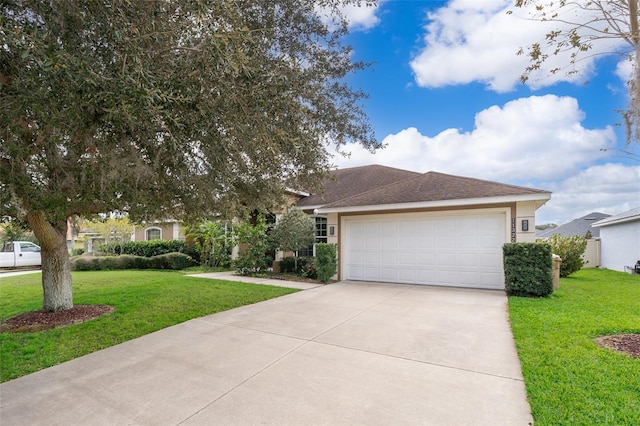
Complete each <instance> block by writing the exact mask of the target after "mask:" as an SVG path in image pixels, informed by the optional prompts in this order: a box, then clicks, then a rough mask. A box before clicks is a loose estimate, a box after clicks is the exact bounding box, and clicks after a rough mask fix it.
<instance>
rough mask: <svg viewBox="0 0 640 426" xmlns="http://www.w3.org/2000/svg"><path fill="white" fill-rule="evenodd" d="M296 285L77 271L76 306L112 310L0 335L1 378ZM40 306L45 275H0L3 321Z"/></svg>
mask: <svg viewBox="0 0 640 426" xmlns="http://www.w3.org/2000/svg"><path fill="white" fill-rule="evenodd" d="M296 291H298V290H296V289H291V288H282V287H274V286H266V285H256V284H247V283H238V282H229V281H220V280H204V279H202V278H192V277H188V276H185V275H183V274H182V273H180V272H171V271H96V272H93V271H92V272H73V294H74V304H76V305H111V306H113V307H114V308H115V311H114V312H113V313H111V314H109V315H105V316H102V317H100V318H98V319H95V320H92V321H88V322H85V323H82V324H77V325H73V326H70V327H66V328H59V329H54V330H47V331H40V332H36V333H2V334H0V366H1V368H0V383H1V382H6V381H8V380H11V379H15V378H17V377H20V376H24V375H26V374H29V373H33V372H36V371H38V370H41V369H43V368H47V367H51V366H53V365H57V364H60V363H62V362H65V361H69V360H71V359H74V358H77V357H80V356H83V355H86V354H89V353H91V352H95V351H98V350H100V349H104V348H107V347H110V346H114V345H117V344H119V343H122V342H125V341H128V340H131V339H134V338H136V337H140V336H143V335H145V334H148V333H151V332H154V331H157V330H160V329H162V328H166V327H169V326H172V325H175V324H178V323H181V322H184V321H188V320H190V319H193V318H198V317H202V316H205V315H210V314H213V313H216V312H220V311H225V310H228V309H233V308H236V307H238V306H243V305H248V304H252V303H257V302H261V301H263V300H267V299H271V298H274V297H279V296H283V295H285V294H290V293H294V292H296ZM39 309H42V286H41V276H40V274H28V275H20V276H15V277H3V278H1V279H0V322H1V321H4V320H6V319H8V318H11V317H13V316H15V315H18V314H20V313H23V312H29V311H34V310H39Z"/></svg>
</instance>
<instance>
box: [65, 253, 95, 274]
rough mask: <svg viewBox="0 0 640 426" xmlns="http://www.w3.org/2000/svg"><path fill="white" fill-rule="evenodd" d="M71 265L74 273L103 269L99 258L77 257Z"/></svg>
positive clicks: (72, 260)
mask: <svg viewBox="0 0 640 426" xmlns="http://www.w3.org/2000/svg"><path fill="white" fill-rule="evenodd" d="M70 263H71V270H72V271H99V270H100V269H101V267H100V258H99V257H88V256H80V257H75V258H73V259H71V261H70Z"/></svg>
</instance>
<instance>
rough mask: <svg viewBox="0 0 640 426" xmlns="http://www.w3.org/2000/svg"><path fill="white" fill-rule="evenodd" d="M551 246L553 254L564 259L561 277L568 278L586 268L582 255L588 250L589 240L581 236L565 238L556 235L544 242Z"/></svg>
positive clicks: (561, 265) (561, 266)
mask: <svg viewBox="0 0 640 426" xmlns="http://www.w3.org/2000/svg"><path fill="white" fill-rule="evenodd" d="M543 242H544V243H546V244H549V245H550V246H551V251H552V252H553V254H557V255H558V256H560V257H561V258H562V263H561V264H560V276H561V277H563V278H564V277H568V276H569V275H571V274H573V273H574V272H578V271H579V270H580V269H582V267H583V266H584V259H583V258H582V255H583V254H584V252H585V250H586V249H587V239H586V238H584V237H580V236H577V235H576V236H574V237H563V236H562V235H559V234H555V235H552V236H551V237H549V238H547V240H546V241H543Z"/></svg>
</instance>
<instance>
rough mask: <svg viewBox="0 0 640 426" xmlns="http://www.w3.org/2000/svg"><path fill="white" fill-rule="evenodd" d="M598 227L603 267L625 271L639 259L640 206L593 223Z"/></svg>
mask: <svg viewBox="0 0 640 426" xmlns="http://www.w3.org/2000/svg"><path fill="white" fill-rule="evenodd" d="M593 226H594V227H596V228H600V242H601V264H602V267H603V268H607V269H613V270H616V271H625V267H629V268H633V267H634V266H635V264H636V262H638V261H640V207H636V208H635V209H631V210H629V211H626V212H624V213H620V214H618V215H615V216H611V217H608V218H606V219H603V220H600V221H598V222H596V223H594V224H593Z"/></svg>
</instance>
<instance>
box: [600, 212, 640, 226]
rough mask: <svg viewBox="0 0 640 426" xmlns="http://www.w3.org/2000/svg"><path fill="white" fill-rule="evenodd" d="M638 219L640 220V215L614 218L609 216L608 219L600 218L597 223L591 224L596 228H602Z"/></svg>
mask: <svg viewBox="0 0 640 426" xmlns="http://www.w3.org/2000/svg"><path fill="white" fill-rule="evenodd" d="M637 220H640V216H639V215H635V216H628V217H623V218H620V219H614V220H608V218H607V219H602V220H599V221H597V222H595V223H592V224H591V226H595V227H596V228H601V227H603V226H609V225H618V224H620V223H626V222H635V221H637Z"/></svg>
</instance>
